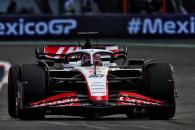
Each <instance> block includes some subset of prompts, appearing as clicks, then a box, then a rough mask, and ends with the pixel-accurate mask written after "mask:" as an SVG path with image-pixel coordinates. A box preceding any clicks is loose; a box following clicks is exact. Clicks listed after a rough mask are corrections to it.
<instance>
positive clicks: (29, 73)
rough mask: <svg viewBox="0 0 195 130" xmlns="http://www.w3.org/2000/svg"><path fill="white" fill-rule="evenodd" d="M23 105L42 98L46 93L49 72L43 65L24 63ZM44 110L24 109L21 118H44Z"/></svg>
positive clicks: (20, 114)
mask: <svg viewBox="0 0 195 130" xmlns="http://www.w3.org/2000/svg"><path fill="white" fill-rule="evenodd" d="M21 73H22V81H23V82H24V84H23V106H26V105H29V103H32V102H35V101H38V100H41V99H43V98H44V97H45V95H46V89H47V74H46V72H45V70H44V68H43V67H42V66H39V65H37V64H29V65H22V67H21ZM44 116H45V112H44V110H40V109H22V110H21V111H20V113H19V117H20V118H21V119H25V120H26V119H27V120H28V119H29V120H31V119H33V120H34V119H43V118H44Z"/></svg>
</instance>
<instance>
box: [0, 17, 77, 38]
mask: <svg viewBox="0 0 195 130" xmlns="http://www.w3.org/2000/svg"><path fill="white" fill-rule="evenodd" d="M76 27H77V21H76V20H74V19H52V20H49V21H48V22H46V21H37V22H33V21H25V19H23V18H20V19H19V20H18V21H16V22H1V21H0V35H7V36H22V35H31V36H32V35H46V34H51V35H68V34H70V32H71V30H73V29H76Z"/></svg>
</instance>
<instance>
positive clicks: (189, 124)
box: [0, 45, 195, 130]
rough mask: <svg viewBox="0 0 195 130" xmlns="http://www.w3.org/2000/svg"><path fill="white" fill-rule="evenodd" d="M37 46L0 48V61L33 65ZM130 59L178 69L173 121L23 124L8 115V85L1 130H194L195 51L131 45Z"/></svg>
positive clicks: (0, 108)
mask: <svg viewBox="0 0 195 130" xmlns="http://www.w3.org/2000/svg"><path fill="white" fill-rule="evenodd" d="M34 48H35V46H16V45H14V46H11V45H10V46H5V45H3V46H0V59H1V60H6V61H9V62H10V63H11V64H20V63H33V61H34V60H35V56H34ZM128 49H129V53H128V58H132V59H134V58H143V59H150V58H153V59H158V60H159V61H165V62H170V63H171V64H172V65H173V67H174V70H175V79H176V87H177V89H178V93H179V97H178V98H177V110H176V115H175V116H174V118H173V119H171V120H149V119H146V118H141V119H127V118H126V116H125V115H114V116H107V117H104V118H102V119H101V120H96V121H94V120H93V121H91V120H87V119H85V118H81V117H70V116H47V117H46V119H44V120H41V121H21V120H18V119H12V118H10V117H9V116H8V114H7V85H4V86H3V88H2V90H1V92H0V130H7V129H10V130H15V129H17V130H20V129H21V130H26V129H35V130H37V129H47V130H55V129H57V130H60V129H64V130H68V129H81V130H87V129H128V130H130V129H132V130H146V129H149V130H150V129H158V130H164V129H166V130H169V129H170V130H184V129H185V130H188V129H189V130H194V129H195V60H194V56H195V48H189V47H177V46H174V47H162V46H161V47H157V46H156V47H152V46H149V47H146V46H145V47H144V46H129V47H128Z"/></svg>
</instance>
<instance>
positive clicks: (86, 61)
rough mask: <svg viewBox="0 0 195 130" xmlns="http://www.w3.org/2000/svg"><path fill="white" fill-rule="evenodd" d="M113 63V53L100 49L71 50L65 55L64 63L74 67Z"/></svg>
mask: <svg viewBox="0 0 195 130" xmlns="http://www.w3.org/2000/svg"><path fill="white" fill-rule="evenodd" d="M112 63H113V53H112V52H110V51H106V50H100V49H84V50H81V51H77V52H71V53H69V54H67V55H66V57H65V64H69V65H71V66H74V67H82V66H92V65H96V66H110V65H111V64H112Z"/></svg>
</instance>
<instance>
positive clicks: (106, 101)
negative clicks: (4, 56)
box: [8, 41, 176, 120]
mask: <svg viewBox="0 0 195 130" xmlns="http://www.w3.org/2000/svg"><path fill="white" fill-rule="evenodd" d="M86 44H88V45H43V46H41V47H38V48H37V49H36V57H37V62H36V63H35V64H21V65H15V66H12V67H11V69H10V70H9V77H8V112H9V115H10V116H11V117H13V118H20V119H24V120H28V119H30V120H31V119H43V118H44V117H45V115H71V116H82V117H87V118H91V119H97V118H100V117H103V116H108V115H113V114H126V115H127V117H129V118H135V117H139V116H140V115H144V116H147V117H149V118H150V119H170V118H172V117H173V116H174V114H175V108H176V103H175V84H174V74H173V67H172V66H171V64H169V63H161V62H157V61H155V60H142V59H129V60H128V61H126V57H127V48H126V47H123V48H119V47H118V45H115V44H108V45H105V44H101V45H90V44H89V41H88V42H86ZM117 61H121V62H122V61H123V63H122V64H121V65H118V64H117ZM125 61H126V62H125Z"/></svg>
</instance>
